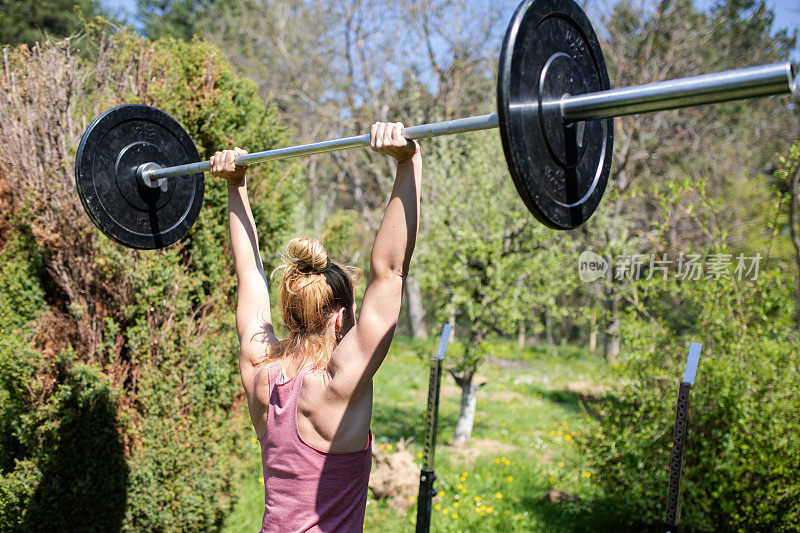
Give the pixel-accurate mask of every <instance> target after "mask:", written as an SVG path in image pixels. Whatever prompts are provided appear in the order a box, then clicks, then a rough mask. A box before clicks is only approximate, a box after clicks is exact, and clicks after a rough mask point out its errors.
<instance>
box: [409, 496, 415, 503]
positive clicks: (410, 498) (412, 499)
mask: <svg viewBox="0 0 800 533" xmlns="http://www.w3.org/2000/svg"><path fill="white" fill-rule="evenodd" d="M414 500H416V498H415V497H414V496H409V497H408V501H410V502H413V501H414Z"/></svg>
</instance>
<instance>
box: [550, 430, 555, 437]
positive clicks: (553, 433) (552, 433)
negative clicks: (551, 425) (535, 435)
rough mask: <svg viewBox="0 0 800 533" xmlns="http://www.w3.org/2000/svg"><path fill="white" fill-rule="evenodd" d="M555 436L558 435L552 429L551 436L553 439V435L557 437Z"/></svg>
mask: <svg viewBox="0 0 800 533" xmlns="http://www.w3.org/2000/svg"><path fill="white" fill-rule="evenodd" d="M555 434H556V432H555V431H553V430H552V429H551V430H550V436H551V437H552V436H553V435H555Z"/></svg>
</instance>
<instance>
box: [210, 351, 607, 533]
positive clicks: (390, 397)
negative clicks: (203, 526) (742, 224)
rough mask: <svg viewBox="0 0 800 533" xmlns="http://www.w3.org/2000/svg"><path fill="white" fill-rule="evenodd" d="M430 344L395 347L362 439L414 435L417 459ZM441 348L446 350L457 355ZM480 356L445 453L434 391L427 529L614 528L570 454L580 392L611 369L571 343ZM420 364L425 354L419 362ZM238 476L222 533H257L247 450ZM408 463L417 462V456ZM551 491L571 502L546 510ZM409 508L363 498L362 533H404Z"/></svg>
mask: <svg viewBox="0 0 800 533" xmlns="http://www.w3.org/2000/svg"><path fill="white" fill-rule="evenodd" d="M435 343H436V339H431V340H430V341H427V342H424V343H423V342H412V341H410V340H408V339H404V338H397V339H395V341H394V342H393V344H392V349H391V351H390V352H389V355H388V357H387V358H386V362H385V363H384V364H383V366H382V367H381V369H380V371H379V372H378V374H377V375H376V376H375V400H374V410H373V417H372V431H373V434H374V436H375V440H376V441H377V442H380V443H385V444H386V446H385V447H386V448H388V445H389V444H392V445H393V446H394V445H395V444H396V443H397V441H398V440H400V439H403V438H405V439H407V438H409V437H413V439H414V440H413V441H412V442H411V444H410V445H409V448H408V449H409V451H410V452H411V453H412V454H413V455H414V456H415V457H421V451H422V441H423V431H424V422H425V420H424V414H425V407H426V400H427V388H428V373H429V366H428V359H427V358H428V357H429V354H430V353H432V351H434V350H435ZM458 349H460V347H459V346H458V344H457V343H456V344H451V347H450V349H449V350H451V351H452V350H458ZM487 352H489V353H490V355H491V357H490V359H489V360H488V361H487V362H486V363H484V365H483V366H482V367H481V369H480V374H481V375H482V376H484V377H485V378H486V379H487V384H486V386H485V387H484V388H483V389H481V391H480V392H479V393H478V411H477V416H476V423H475V429H474V431H473V434H472V439H471V441H470V442H469V443H468V444H467V446H465V447H464V448H462V449H456V448H453V447H450V446H448V445H447V443H448V442H449V441H450V439H452V437H453V430H454V427H455V422H456V419H457V417H458V408H459V402H460V390H459V389H458V387H457V386H456V385H455V383H454V382H453V380H452V378H451V377H450V376H446V377H445V379H444V380H443V382H442V400H441V405H440V409H439V437H438V438H439V444H438V445H437V449H436V473H437V476H438V478H439V479H438V481H437V485H436V486H437V488H438V490H439V495H438V497H437V498H435V500H434V505H435V511H434V512H433V516H432V518H431V530H432V531H453V532H455V531H459V532H461V531H463V532H467V531H597V530H603V529H613V528H612V524H607V523H605V521H606V520H607V519H608V518H607V517H608V516H609V515H608V514H607V513H605V512H603V510H602V507H599V506H598V503H597V502H599V501H601V500H602V495H601V494H598V490H597V488H596V486H595V483H594V481H595V477H594V472H593V471H592V468H591V465H589V464H586V462H585V460H584V458H583V457H582V456H581V454H580V453H579V450H578V447H577V446H576V445H575V443H574V440H575V438H576V437H577V438H580V435H582V434H585V432H587V431H591V429H592V427H591V425H592V421H591V419H589V418H588V417H585V416H581V407H580V406H581V401H580V398H581V395H582V394H585V393H589V394H591V393H592V392H595V393H596V392H597V391H598V390H602V388H603V387H604V386H606V385H607V384H608V383H609V382H610V379H611V372H610V370H609V369H608V367H607V365H606V364H605V362H604V361H603V360H602V358H600V357H598V356H592V355H589V354H587V353H585V352H584V351H582V350H580V349H577V348H574V347H571V346H551V347H536V348H533V347H529V348H526V349H524V350H517V349H516V346H514V345H513V344H511V343H505V342H495V343H492V344H491V345H489V346H488V347H487ZM420 356H424V359H421V358H420ZM251 458H252V466H251V469H252V476H250V477H249V479H248V481H247V482H246V484H245V486H244V487H243V490H242V492H241V494H240V497H239V499H238V501H237V503H236V506H235V508H234V510H233V512H232V513H231V514H230V515H229V516H228V517H227V518H226V520H225V523H224V526H223V530H224V531H226V532H238V531H257V530H258V529H259V527H260V524H261V516H262V513H263V510H264V487H263V484H262V481H261V480H260V477H261V464H260V455H259V448H258V445H257V443H253V447H252V454H251ZM417 460H418V462H419V461H421V459H417ZM551 489H558V490H561V491H564V492H565V493H567V494H569V495H571V496H577V497H578V501H577V502H564V501H558V502H556V503H551V502H550V501H548V500H547V499H546V498H545V493H546V492H547V491H548V490H551ZM415 521H416V505H413V506H412V507H411V508H410V509H409V510H408V512H406V513H405V514H402V513H399V512H396V511H394V510H393V509H391V508H390V507H389V506H388V505H387V504H386V502H385V501H376V500H374V499H373V497H372V494H371V493H370V497H369V500H368V503H367V512H366V520H365V524H364V525H365V530H366V531H378V530H379V531H381V533H390V532H395V531H398V532H399V531H412V530H413V528H414V524H415Z"/></svg>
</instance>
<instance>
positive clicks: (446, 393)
mask: <svg viewBox="0 0 800 533" xmlns="http://www.w3.org/2000/svg"><path fill="white" fill-rule="evenodd" d="M425 397H426V398H427V397H428V392H427V391H426V392H425ZM439 397H440V398H453V397H457V398H460V397H461V387H459V386H458V385H453V384H452V383H444V382H443V383H442V384H441V385H439Z"/></svg>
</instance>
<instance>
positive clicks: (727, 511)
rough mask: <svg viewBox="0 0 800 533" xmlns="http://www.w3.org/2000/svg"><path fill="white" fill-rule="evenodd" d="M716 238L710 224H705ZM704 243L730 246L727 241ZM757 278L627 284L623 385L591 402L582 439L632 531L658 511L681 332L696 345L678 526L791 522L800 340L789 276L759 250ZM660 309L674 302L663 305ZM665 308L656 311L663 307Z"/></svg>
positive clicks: (723, 527)
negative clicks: (589, 425)
mask: <svg viewBox="0 0 800 533" xmlns="http://www.w3.org/2000/svg"><path fill="white" fill-rule="evenodd" d="M708 230H709V233H713V234H715V235H717V236H718V237H720V239H718V242H720V243H721V236H722V233H721V232H720V230H719V229H715V228H713V227H708ZM707 253H721V254H731V255H732V256H733V257H734V259H733V261H734V263H733V264H734V265H735V261H736V259H735V257H736V252H735V251H732V250H730V249H727V248H726V247H725V246H724V245H722V244H719V247H718V248H716V249H714V250H710V251H708V252H707ZM760 269H761V271H760V272H759V274H758V277H757V279H756V280H737V279H735V276H730V277H722V278H721V279H713V278H712V279H700V280H679V279H676V276H675V273H674V272H671V273H670V275H669V276H668V277H667V279H666V280H662V279H660V278H661V276H660V275H656V276H653V279H650V280H647V279H642V280H640V281H638V282H634V283H632V284H631V286H629V287H627V288H626V289H625V291H626V294H627V295H628V296H629V301H630V302H631V303H632V305H631V307H630V312H629V313H628V314H627V315H626V317H625V319H624V321H623V332H622V334H623V339H622V346H623V347H625V348H626V350H625V351H624V352H623V355H624V362H623V363H622V364H621V366H620V368H618V369H617V371H619V372H620V380H619V381H620V383H623V384H624V386H622V387H621V389H620V390H618V391H616V392H615V393H613V394H611V395H609V396H608V397H606V398H605V399H604V400H603V401H602V402H600V403H599V404H595V405H591V406H590V409H589V412H591V413H592V415H593V416H596V417H598V418H599V420H600V428H599V430H598V431H597V432H595V433H593V434H592V435H590V436H589V437H588V438H587V439H586V440H584V441H583V442H582V445H583V446H584V448H585V450H586V451H587V453H589V455H590V456H591V460H592V461H593V462H594V463H595V465H596V468H597V470H598V482H599V483H600V484H601V486H602V487H603V489H604V491H605V493H606V495H607V496H608V497H609V501H611V502H612V504H614V505H616V509H617V511H618V516H617V518H616V519H617V521H618V522H619V523H621V524H622V525H625V526H626V527H627V528H628V529H631V530H642V531H645V530H650V531H657V530H660V529H659V527H660V523H661V521H663V520H664V516H665V512H666V496H667V487H668V484H669V464H670V457H671V451H672V450H671V445H672V437H673V428H674V423H675V402H676V400H677V392H678V383H679V381H680V378H681V377H682V375H683V368H684V365H685V362H686V357H687V354H688V345H689V342H692V341H694V342H700V343H702V344H703V349H702V355H701V358H700V367H699V371H698V374H697V381H696V383H695V386H694V387H693V392H692V411H691V416H690V423H689V431H688V440H687V443H686V452H685V469H684V477H683V493H682V494H683V498H682V507H681V515H682V516H681V525H682V527H685V528H686V529H687V530H689V531H787V532H788V531H797V530H798V529H800V480H799V479H798V476H797V473H798V472H800V453H799V452H798V451H799V450H800V417H798V413H800V395H798V394H797V391H798V390H800V372H799V369H798V354H799V353H800V341H798V333H797V330H796V325H795V323H794V313H795V309H796V305H797V303H796V300H795V299H794V287H793V286H792V283H791V281H790V278H789V277H788V276H787V275H786V272H785V271H784V270H783V269H782V268H774V267H770V266H769V265H768V264H767V263H766V261H765V259H764V258H763V257H762V261H761V264H760ZM667 309H675V310H677V312H674V313H668V312H666V310H667ZM660 310H664V311H660Z"/></svg>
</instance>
